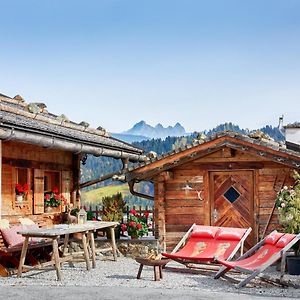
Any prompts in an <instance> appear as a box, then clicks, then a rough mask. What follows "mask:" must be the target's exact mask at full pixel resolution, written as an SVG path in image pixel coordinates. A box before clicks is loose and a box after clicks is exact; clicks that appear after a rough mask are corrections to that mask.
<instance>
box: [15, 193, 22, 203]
mask: <svg viewBox="0 0 300 300" xmlns="http://www.w3.org/2000/svg"><path fill="white" fill-rule="evenodd" d="M22 202H23V195H16V203H22Z"/></svg>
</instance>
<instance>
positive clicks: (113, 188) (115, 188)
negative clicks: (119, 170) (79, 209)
mask: <svg viewBox="0 0 300 300" xmlns="http://www.w3.org/2000/svg"><path fill="white" fill-rule="evenodd" d="M119 192H120V193H122V195H123V197H125V196H127V195H130V192H129V188H128V185H127V183H124V184H120V185H110V186H105V187H101V188H98V189H94V190H91V191H88V192H82V193H81V198H82V202H83V203H90V204H99V203H101V200H102V198H103V197H105V196H111V195H113V194H116V193H119Z"/></svg>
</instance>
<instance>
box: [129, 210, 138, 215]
mask: <svg viewBox="0 0 300 300" xmlns="http://www.w3.org/2000/svg"><path fill="white" fill-rule="evenodd" d="M129 213H130V214H132V215H134V216H136V214H137V213H136V210H135V209H131V210H130V211H129Z"/></svg>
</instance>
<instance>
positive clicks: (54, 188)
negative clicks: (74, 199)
mask: <svg viewBox="0 0 300 300" xmlns="http://www.w3.org/2000/svg"><path fill="white" fill-rule="evenodd" d="M52 192H53V193H55V194H56V193H58V187H57V186H54V187H53V188H52Z"/></svg>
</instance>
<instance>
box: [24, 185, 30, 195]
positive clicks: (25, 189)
mask: <svg viewBox="0 0 300 300" xmlns="http://www.w3.org/2000/svg"><path fill="white" fill-rule="evenodd" d="M28 190H29V187H28V183H25V184H24V185H23V191H24V193H28Z"/></svg>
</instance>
